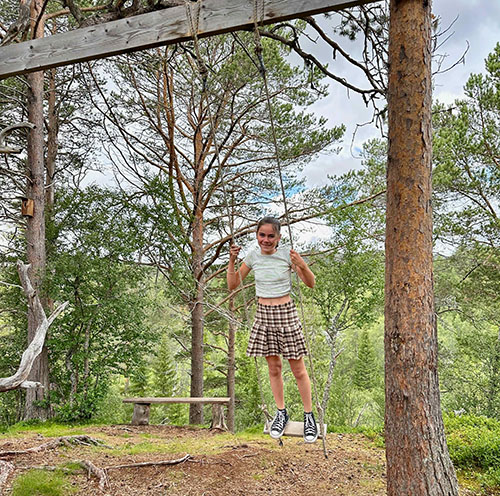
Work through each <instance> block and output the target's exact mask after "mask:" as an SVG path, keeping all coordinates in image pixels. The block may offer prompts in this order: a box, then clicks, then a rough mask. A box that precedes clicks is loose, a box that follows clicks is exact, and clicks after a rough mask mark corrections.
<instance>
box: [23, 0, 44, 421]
mask: <svg viewBox="0 0 500 496" xmlns="http://www.w3.org/2000/svg"><path fill="white" fill-rule="evenodd" d="M42 3H43V2H41V1H40V0H34V1H33V2H32V3H31V19H32V20H33V21H32V22H33V23H34V22H35V20H36V19H37V18H38V15H39V13H40V10H41V7H42ZM32 28H34V25H33V26H32ZM32 36H33V38H40V37H42V36H43V22H42V21H40V23H39V25H38V28H37V32H36V33H33V35H32ZM43 78H44V74H43V72H33V73H31V74H28V75H27V76H26V79H27V82H28V120H29V122H31V123H32V124H34V125H35V126H36V127H35V128H34V129H32V130H31V132H30V133H29V134H28V187H27V196H28V198H31V199H32V200H33V202H34V214H33V217H28V218H27V227H26V246H27V248H26V256H27V260H28V263H29V264H31V270H30V278H31V281H32V283H33V287H34V288H35V290H37V291H41V284H42V280H43V276H44V273H45V167H44V156H43V154H44V139H43V127H44V122H43ZM41 300H42V303H43V299H42V298H41ZM38 325H39V322H38V321H37V318H36V316H35V315H34V314H33V313H32V312H28V343H30V342H31V340H32V339H33V337H34V335H35V333H36V329H37V328H38ZM28 380H30V381H36V382H40V383H41V384H42V385H43V386H44V388H43V389H42V388H38V389H28V390H27V392H26V403H25V411H24V418H25V419H40V420H46V419H47V418H48V415H49V413H48V412H49V411H48V409H46V408H40V407H38V406H35V402H36V401H41V400H43V399H44V397H45V395H46V393H48V387H49V368H48V354H47V347H46V346H44V347H43V350H42V352H41V353H40V355H39V356H38V357H37V359H36V360H35V362H34V364H33V367H32V369H31V373H30V375H29V377H28Z"/></svg>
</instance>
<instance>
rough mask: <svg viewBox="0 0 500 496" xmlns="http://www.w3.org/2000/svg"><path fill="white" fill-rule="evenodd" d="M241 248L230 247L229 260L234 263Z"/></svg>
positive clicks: (236, 246)
mask: <svg viewBox="0 0 500 496" xmlns="http://www.w3.org/2000/svg"><path fill="white" fill-rule="evenodd" d="M240 250H241V246H238V245H231V248H229V259H230V260H232V261H235V260H236V259H237V258H238V254H239V253H240Z"/></svg>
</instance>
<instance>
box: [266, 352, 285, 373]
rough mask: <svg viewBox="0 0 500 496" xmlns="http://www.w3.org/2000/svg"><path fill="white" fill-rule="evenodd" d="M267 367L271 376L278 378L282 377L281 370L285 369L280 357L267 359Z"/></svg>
mask: <svg viewBox="0 0 500 496" xmlns="http://www.w3.org/2000/svg"><path fill="white" fill-rule="evenodd" d="M266 359H267V366H268V367H269V375H271V376H278V375H281V370H282V368H283V366H282V363H281V359H280V357H278V356H276V357H266Z"/></svg>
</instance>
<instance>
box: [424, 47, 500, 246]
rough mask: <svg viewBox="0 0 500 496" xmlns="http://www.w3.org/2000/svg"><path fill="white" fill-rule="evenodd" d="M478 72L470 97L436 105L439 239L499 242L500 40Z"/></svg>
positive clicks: (486, 243)
mask: <svg viewBox="0 0 500 496" xmlns="http://www.w3.org/2000/svg"><path fill="white" fill-rule="evenodd" d="M485 68H486V73H485V74H472V75H471V76H470V78H469V80H468V81H467V83H466V85H465V87H464V92H465V98H464V99H461V100H456V101H455V103H454V105H453V107H452V108H446V107H445V106H444V105H442V104H438V105H436V107H435V109H434V129H435V131H434V176H433V183H434V187H435V192H436V195H435V197H436V214H437V215H436V228H437V234H438V239H441V240H443V241H445V242H450V243H452V244H453V245H456V244H457V243H460V244H468V245H471V244H475V243H480V244H483V245H484V246H489V247H491V248H498V246H499V241H500V220H499V211H498V201H497V199H498V198H499V197H500V164H499V158H498V157H500V90H499V88H500V44H497V46H496V47H495V49H494V51H493V52H492V53H491V54H490V55H489V56H488V57H487V59H486V64H485Z"/></svg>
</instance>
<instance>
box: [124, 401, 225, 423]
mask: <svg viewBox="0 0 500 496" xmlns="http://www.w3.org/2000/svg"><path fill="white" fill-rule="evenodd" d="M230 400H231V398H125V399H124V400H123V403H133V404H134V413H133V415H132V425H148V424H149V409H150V407H151V404H152V403H161V404H165V403H170V404H175V403H204V404H205V403H209V404H211V405H212V423H211V424H210V428H211V429H223V430H227V426H226V421H225V419H224V405H229V402H230Z"/></svg>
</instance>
